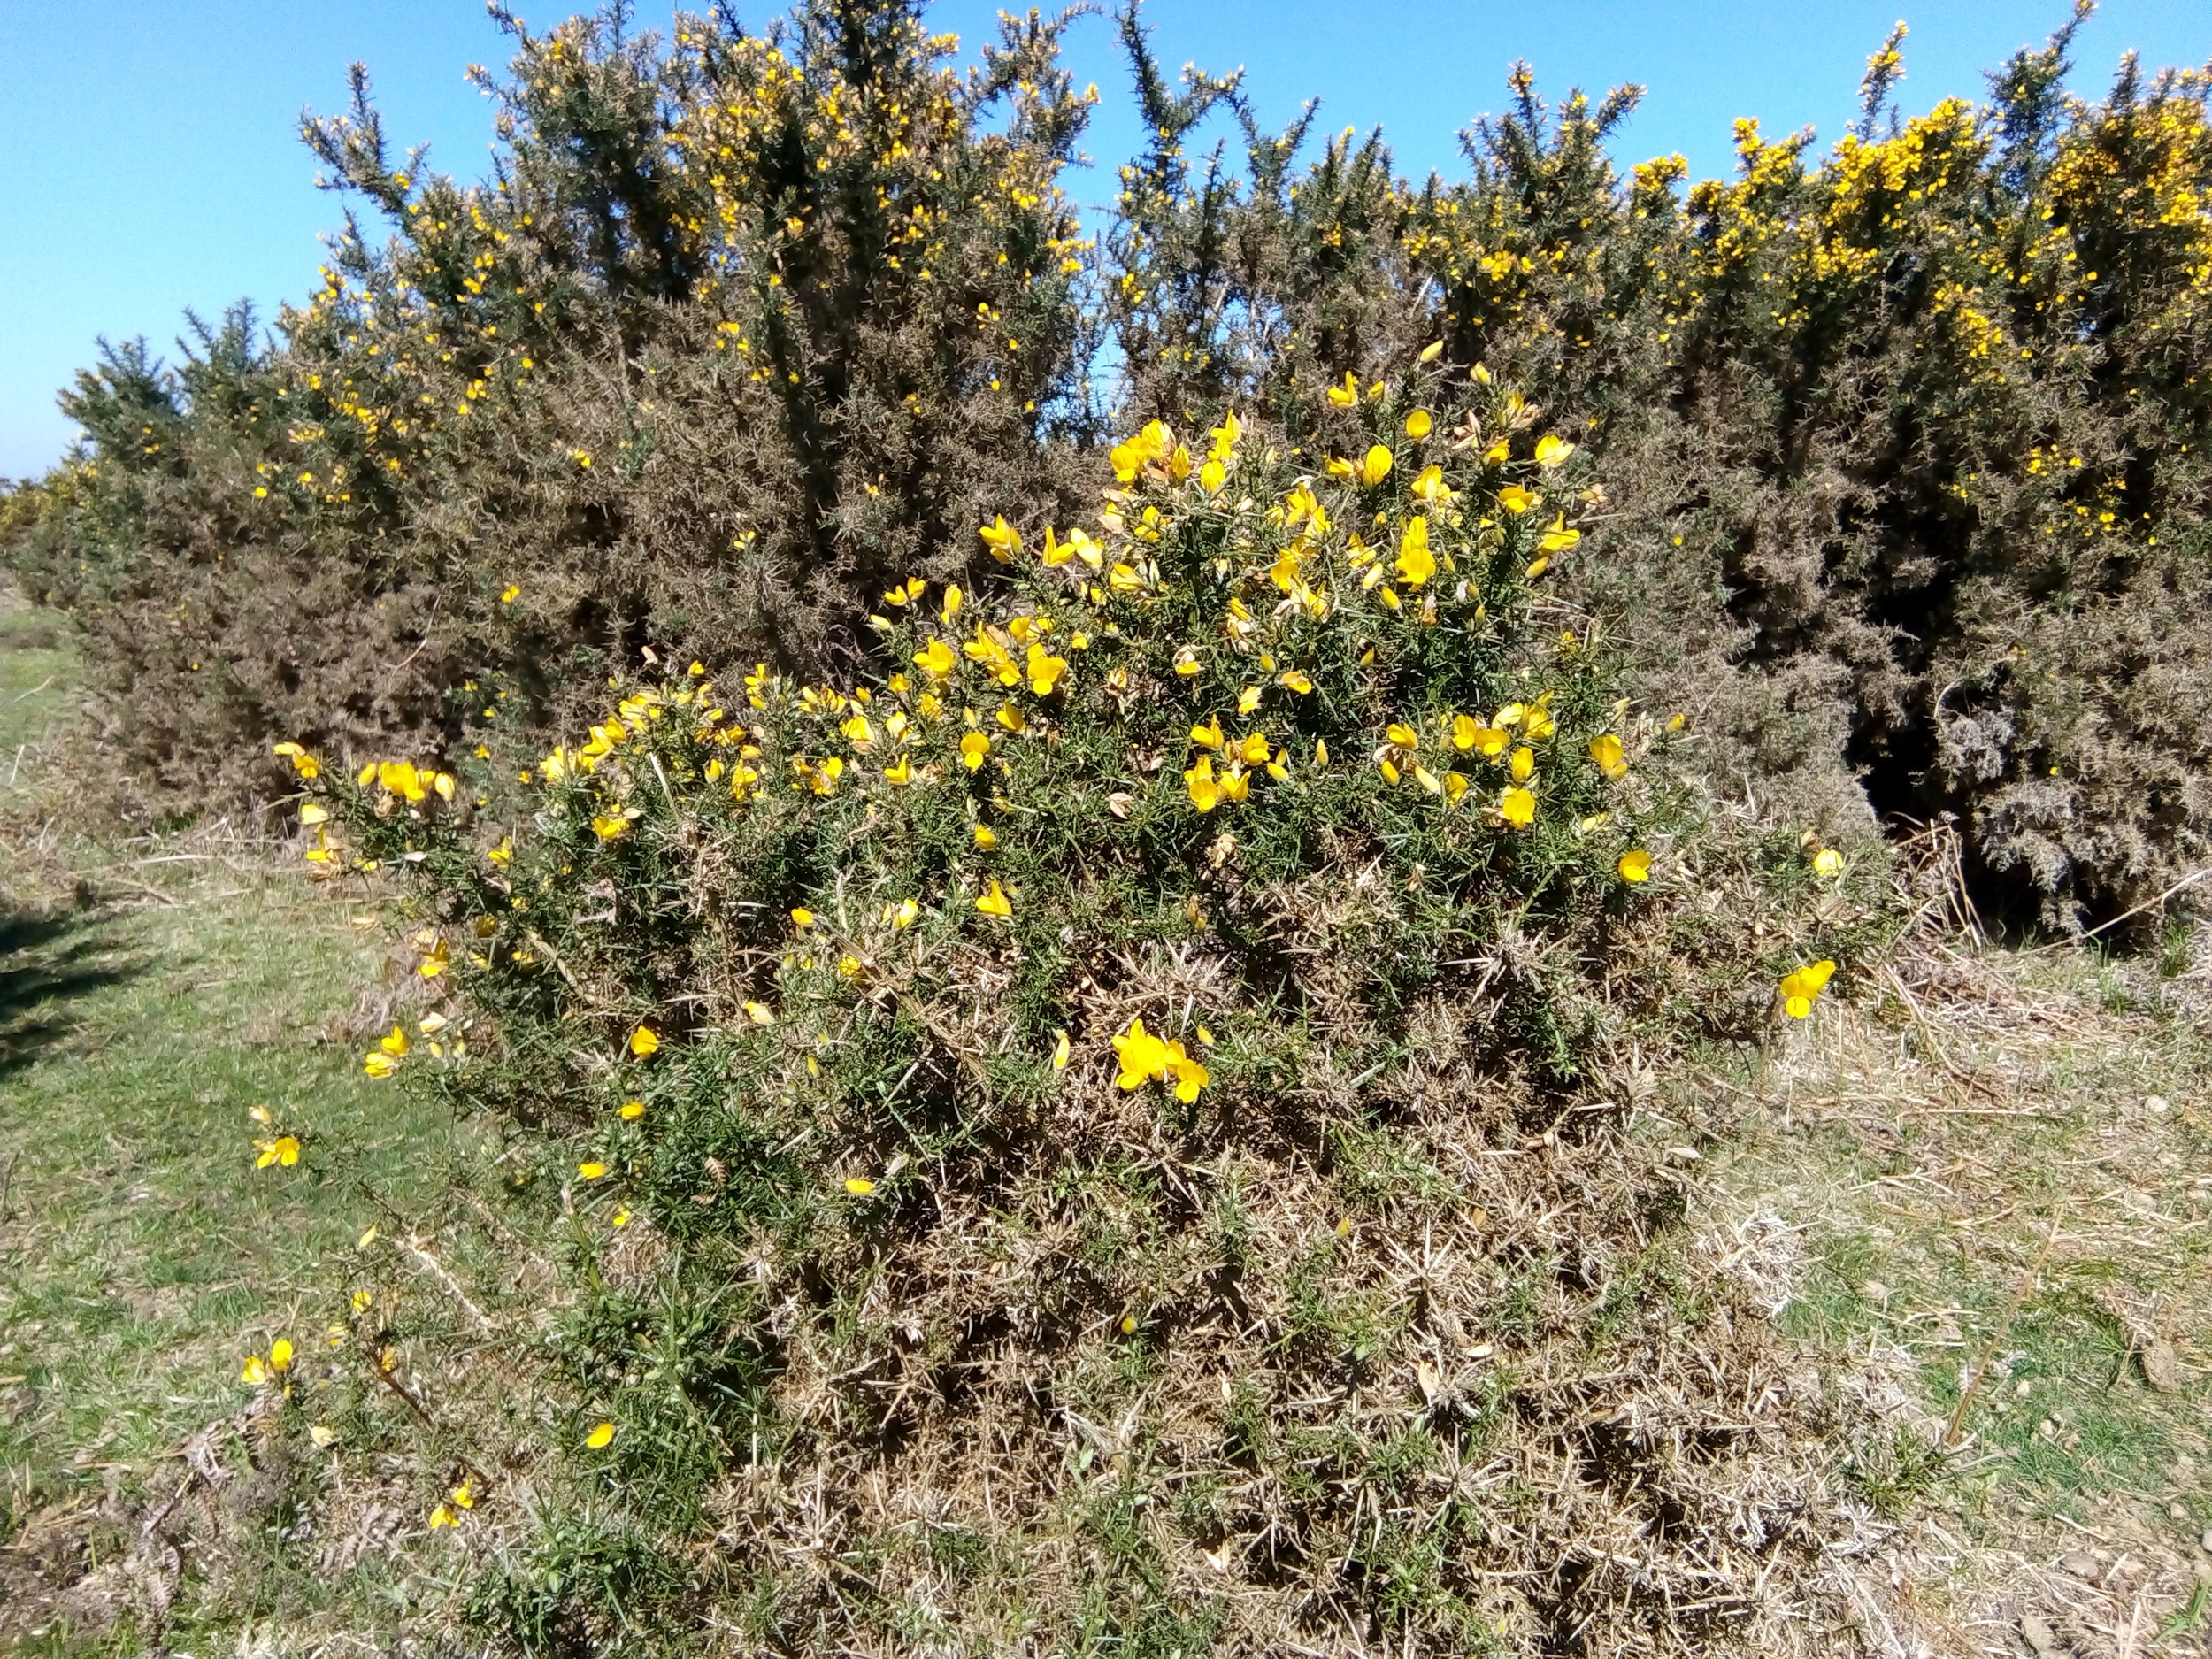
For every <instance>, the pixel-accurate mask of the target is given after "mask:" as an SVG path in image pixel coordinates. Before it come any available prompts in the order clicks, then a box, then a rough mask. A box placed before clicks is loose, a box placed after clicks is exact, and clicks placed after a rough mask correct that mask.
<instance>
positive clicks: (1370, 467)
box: [1359, 443, 1393, 489]
mask: <svg viewBox="0 0 2212 1659" xmlns="http://www.w3.org/2000/svg"><path fill="white" fill-rule="evenodd" d="M1392 458H1393V457H1392V456H1391V453H1390V451H1389V449H1387V448H1386V447H1385V446H1384V445H1382V444H1379V443H1378V444H1375V445H1373V446H1372V447H1371V448H1370V449H1368V451H1367V455H1366V457H1365V458H1364V459H1363V460H1362V461H1361V462H1360V465H1359V481H1360V482H1361V483H1363V484H1364V485H1366V486H1367V488H1370V489H1372V488H1375V486H1376V485H1378V484H1379V483H1381V482H1382V481H1383V480H1385V479H1386V478H1388V477H1389V476H1390V464H1391V460H1392Z"/></svg>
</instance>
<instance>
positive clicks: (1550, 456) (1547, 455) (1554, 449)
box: [1535, 437, 1575, 467]
mask: <svg viewBox="0 0 2212 1659" xmlns="http://www.w3.org/2000/svg"><path fill="white" fill-rule="evenodd" d="M1574 452H1575V446H1574V445H1573V444H1571V443H1569V442H1567V441H1566V440H1565V439H1564V438H1554V437H1543V438H1539V439H1538V440H1537V441H1536V457H1535V459H1536V465H1539V466H1544V467H1552V466H1557V465H1559V464H1560V463H1561V462H1562V461H1563V460H1565V459H1566V458H1567V457H1569V456H1571V455H1572V454H1573V453H1574Z"/></svg>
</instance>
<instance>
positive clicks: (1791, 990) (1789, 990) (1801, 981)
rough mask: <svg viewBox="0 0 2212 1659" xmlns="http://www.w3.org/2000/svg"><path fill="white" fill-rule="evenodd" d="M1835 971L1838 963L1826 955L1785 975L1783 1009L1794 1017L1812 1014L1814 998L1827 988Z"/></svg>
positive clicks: (1783, 980)
mask: <svg viewBox="0 0 2212 1659" xmlns="http://www.w3.org/2000/svg"><path fill="white" fill-rule="evenodd" d="M1835 971H1836V964H1834V963H1832V962H1831V961H1830V960H1828V958H1827V957H1825V956H1824V957H1822V958H1821V959H1820V960H1819V961H1818V962H1809V963H1807V964H1805V965H1804V966H1803V967H1801V968H1800V969H1798V970H1797V971H1796V972H1794V973H1790V974H1786V975H1784V976H1783V979H1782V987H1781V989H1782V1011H1783V1012H1784V1013H1786V1014H1787V1015H1788V1016H1789V1017H1790V1018H1792V1019H1803V1018H1805V1017H1806V1016H1807V1015H1809V1014H1810V1013H1811V1012H1812V1011H1813V999H1814V998H1815V997H1816V996H1818V995H1820V994H1821V992H1822V991H1824V990H1825V989H1826V988H1827V986H1828V980H1829V979H1830V977H1831V976H1832V974H1833V973H1834V972H1835Z"/></svg>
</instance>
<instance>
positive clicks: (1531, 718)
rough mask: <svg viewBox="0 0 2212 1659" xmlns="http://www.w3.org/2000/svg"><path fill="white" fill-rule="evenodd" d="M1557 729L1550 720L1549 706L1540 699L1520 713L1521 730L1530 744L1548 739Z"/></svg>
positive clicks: (1553, 721)
mask: <svg viewBox="0 0 2212 1659" xmlns="http://www.w3.org/2000/svg"><path fill="white" fill-rule="evenodd" d="M1545 695H1546V696H1548V695H1550V694H1549V693H1548V692H1547V693H1546V694H1545ZM1500 724H1503V722H1501V723H1500ZM1558 729H1559V726H1558V722H1557V721H1555V720H1554V719H1553V718H1552V713H1551V709H1550V706H1549V705H1548V704H1547V703H1545V702H1543V700H1542V699H1541V698H1540V699H1538V700H1537V701H1536V702H1534V703H1530V704H1529V705H1528V707H1527V708H1526V709H1525V710H1522V712H1521V730H1522V732H1523V733H1525V734H1526V736H1527V737H1528V740H1529V741H1531V742H1534V741H1537V740H1538V739H1539V738H1545V737H1549V736H1550V735H1551V734H1552V733H1554V732H1555V731H1557V730H1558Z"/></svg>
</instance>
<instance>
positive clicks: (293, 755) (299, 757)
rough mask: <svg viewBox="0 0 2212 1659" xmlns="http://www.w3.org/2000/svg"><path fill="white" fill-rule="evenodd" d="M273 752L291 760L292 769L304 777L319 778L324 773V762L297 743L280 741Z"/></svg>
mask: <svg viewBox="0 0 2212 1659" xmlns="http://www.w3.org/2000/svg"><path fill="white" fill-rule="evenodd" d="M271 752H272V753H273V754H278V755H281V756H283V757H285V758H286V759H288V760H289V761H290V762H291V763H292V770H293V771H294V772H296V773H297V774H298V775H299V776H300V777H302V778H319V777H320V776H321V775H322V770H323V769H322V764H321V763H320V762H319V761H318V760H317V759H316V758H315V757H313V756H312V755H311V754H309V753H308V752H307V751H306V750H305V749H302V748H301V747H300V746H299V745H298V744H297V743H279V744H278V745H277V746H276V748H275V749H273V750H272V751H271Z"/></svg>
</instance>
